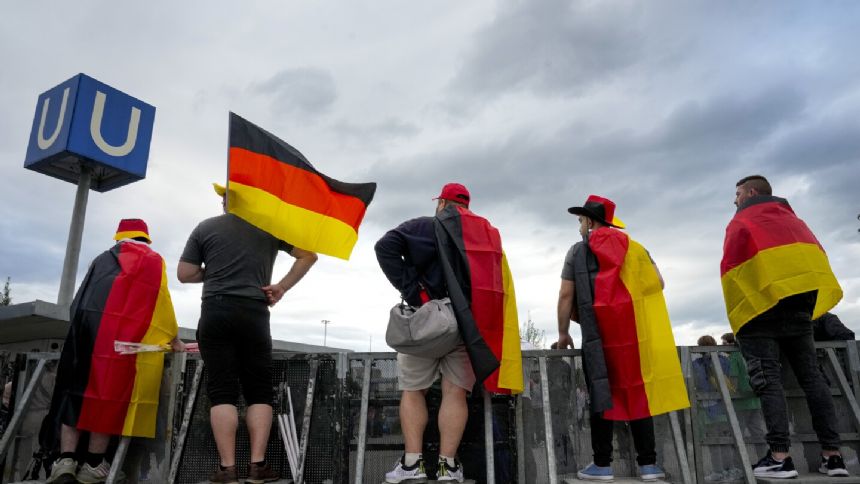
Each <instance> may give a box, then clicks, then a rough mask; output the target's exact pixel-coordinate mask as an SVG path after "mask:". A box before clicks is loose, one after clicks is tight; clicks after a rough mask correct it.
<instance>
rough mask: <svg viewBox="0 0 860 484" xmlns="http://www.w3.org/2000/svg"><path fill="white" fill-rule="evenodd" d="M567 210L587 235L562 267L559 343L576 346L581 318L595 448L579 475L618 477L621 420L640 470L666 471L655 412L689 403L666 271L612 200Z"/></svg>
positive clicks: (650, 474) (653, 474)
mask: <svg viewBox="0 0 860 484" xmlns="http://www.w3.org/2000/svg"><path fill="white" fill-rule="evenodd" d="M568 212H569V213H571V214H574V215H577V216H578V218H579V224H580V228H579V231H580V235H582V238H583V240H582V242H578V243H577V244H575V245H574V246H573V247H571V248H570V250H569V251H568V253H567V256H566V257H565V261H564V268H563V269H562V273H561V289H560V290H559V296H558V348H559V349H564V348H568V347H573V341H572V339H571V337H570V333H569V328H570V322H571V321H576V322H578V323H579V325H580V327H581V330H582V339H583V340H582V361H583V367H584V370H585V375H586V381H587V386H588V390H589V393H590V397H591V446H592V451H593V453H594V462H592V463H591V464H589V465H588V466H586V467H585V468H584V469H582V470H580V471H579V472H577V476H578V477H579V478H580V479H586V480H597V481H608V480H612V479H613V478H614V475H613V472H612V467H611V465H610V463H611V462H612V433H613V432H612V430H613V421H614V420H619V421H627V422H630V429H631V431H632V432H633V442H634V445H635V447H636V453H637V454H638V455H637V458H636V460H637V463H638V464H639V474H640V476H641V478H642V479H643V480H647V481H650V480H656V479H660V478H662V477H665V473H664V472H663V469H661V468H660V466H658V465H657V452H656V444H655V440H654V422H653V420H652V418H651V417H652V416H654V415H659V414H662V413H666V412H671V411H674V410H679V409H681V408H686V407H689V406H690V402H689V399H688V397H687V389H686V386H685V385H684V379H683V376H682V375H681V364H680V361H679V360H678V352H677V349H676V347H675V338H674V336H673V334H672V327H671V325H670V323H669V315H668V312H667V310H666V302H665V301H664V299H663V278H662V277H661V276H660V271H659V270H658V269H657V266H656V265H655V264H654V261H652V260H651V256H650V255H649V254H648V252H647V251H646V250H645V248H644V247H642V245H640V244H639V243H638V242H636V241H634V240H633V239H631V238H630V237H629V236H628V235H627V234H626V233H624V232H622V231H621V230H619V229H620V228H623V227H624V225H623V224H622V223H621V221H620V220H618V219H617V218H615V203H613V202H612V201H611V200H609V199H607V198H603V197H599V196H597V195H590V196H589V197H588V199H587V200H586V202H585V204H583V206H581V207H571V208H569V209H568Z"/></svg>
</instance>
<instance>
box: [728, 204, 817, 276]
mask: <svg viewBox="0 0 860 484" xmlns="http://www.w3.org/2000/svg"><path fill="white" fill-rule="evenodd" d="M794 243H807V244H815V245H817V246H819V247H821V244H819V243H818V239H816V238H815V235H813V234H812V231H811V230H809V227H807V226H806V223H804V222H803V220H800V219H799V218H797V216H796V215H795V214H794V211H793V210H792V209H791V207H790V206H789V205H788V204H786V203H781V202H777V201H773V202H765V203H759V204H756V205H751V206H749V207H747V208H745V209H743V210H741V211H739V212H738V213H736V214H735V217H734V218H733V219H732V221H731V222H730V223H729V226H728V227H727V228H726V241H725V244H724V245H723V260H722V262H721V263H720V276H721V277H722V276H723V275H724V274H725V273H726V272H729V271H730V270H732V269H733V268H735V267H737V266H739V265H741V264H743V263H744V262H746V261H748V260H750V259H752V258H753V256H755V255H756V254H758V253H759V252H761V251H763V250H766V249H771V248H774V247H779V246H781V245H788V244H794ZM821 250H822V251H823V250H824V249H823V248H822V249H821Z"/></svg>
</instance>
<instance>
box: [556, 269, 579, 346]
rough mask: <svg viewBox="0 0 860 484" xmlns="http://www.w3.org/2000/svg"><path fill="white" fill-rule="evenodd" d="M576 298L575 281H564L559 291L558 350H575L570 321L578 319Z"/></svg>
mask: <svg viewBox="0 0 860 484" xmlns="http://www.w3.org/2000/svg"><path fill="white" fill-rule="evenodd" d="M575 296H576V288H575V287H574V285H573V281H568V280H566V279H562V280H561V288H560V289H559V290H558V311H557V314H558V349H565V348H573V339H571V337H570V321H571V320H575V319H576V318H577V315H576V306H575V305H574V300H575V299H576V298H575Z"/></svg>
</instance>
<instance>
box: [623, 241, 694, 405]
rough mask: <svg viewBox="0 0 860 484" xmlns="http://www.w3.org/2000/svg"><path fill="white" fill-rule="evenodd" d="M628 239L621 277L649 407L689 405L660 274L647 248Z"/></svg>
mask: <svg viewBox="0 0 860 484" xmlns="http://www.w3.org/2000/svg"><path fill="white" fill-rule="evenodd" d="M628 240H629V245H628V248H627V253H626V255H625V256H624V264H623V265H622V266H621V274H620V277H621V281H622V282H623V283H624V286H625V287H626V288H627V291H628V292H629V293H630V297H631V299H632V303H633V311H634V314H635V315H636V336H637V338H638V340H639V365H640V368H641V370H642V381H643V382H644V384H645V394H646V395H647V396H648V408H649V410H650V412H651V415H660V414H663V413H666V412H671V411H674V410H678V409H682V408H687V407H689V406H690V400H689V397H688V396H687V386H686V384H685V383H684V376H683V375H682V374H681V362H680V360H679V359H678V349H677V348H676V347H675V336H674V335H673V334H672V324H671V322H670V321H669V312H668V310H667V309H666V300H665V299H664V298H663V288H662V287H661V286H660V278H659V276H658V275H657V270H656V269H655V268H654V263H653V262H652V261H651V257H650V256H649V255H648V252H647V251H646V250H645V248H644V247H642V245H640V244H639V243H638V242H636V241H635V240H633V239H632V238H629V237H628Z"/></svg>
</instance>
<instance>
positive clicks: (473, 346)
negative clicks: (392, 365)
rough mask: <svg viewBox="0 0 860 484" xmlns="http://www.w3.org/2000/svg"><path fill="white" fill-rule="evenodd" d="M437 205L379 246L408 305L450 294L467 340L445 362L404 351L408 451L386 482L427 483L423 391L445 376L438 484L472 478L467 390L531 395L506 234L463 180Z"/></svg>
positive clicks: (400, 359) (383, 264)
mask: <svg viewBox="0 0 860 484" xmlns="http://www.w3.org/2000/svg"><path fill="white" fill-rule="evenodd" d="M434 200H436V201H437V205H436V216H435V217H418V218H415V219H411V220H408V221H406V222H404V223H402V224H400V225H399V226H398V227H396V228H394V229H392V230H390V231H388V232H387V233H386V234H385V235H384V236H383V237H382V238H380V239H379V241H378V242H377V243H376V246H375V250H376V257H377V259H378V261H379V265H380V268H381V269H382V271H383V272H384V273H385V276H386V277H387V278H388V280H389V281H390V282H391V284H392V285H393V286H394V287H395V288H396V289H397V290H398V291H399V292H400V295H401V297H402V298H403V300H404V301H405V302H406V303H407V304H409V305H410V306H415V307H417V306H421V305H422V304H424V303H426V302H428V301H429V300H431V299H443V298H446V297H448V298H450V300H451V306H452V308H453V310H454V314H455V317H456V319H457V325H458V327H459V330H460V335H461V337H462V339H463V343H462V344H461V345H458V346H457V347H456V348H454V349H453V350H452V351H451V352H450V353H448V354H447V355H446V356H444V357H442V358H439V359H433V358H422V357H418V356H415V355H407V354H402V353H399V354H398V355H397V367H398V387H399V389H400V390H401V391H402V397H401V400H400V421H401V423H402V425H403V434H404V440H405V452H404V454H403V456H402V457H401V459H400V460H398V462H397V463H396V464H395V467H394V469H393V470H392V471H391V472H389V473H387V474H386V476H385V480H386V482H390V483H398V482H402V481H405V480H414V479H426V478H427V474H426V472H425V467H424V459H423V456H422V454H421V451H422V447H423V445H422V444H423V443H422V438H423V435H424V429H425V427H426V425H427V406H426V401H425V393H426V391H427V389H428V388H429V387H430V386H431V385H432V384H433V383H434V381H435V380H436V379H437V377H438V376H439V374H440V373H441V375H442V403H441V406H440V409H439V432H440V446H439V454H440V456H439V465H438V472H437V479H438V480H448V481H452V480H456V481H460V482H462V481H463V479H464V471H463V466H462V464H461V463H460V461H459V460H458V459H457V458H456V453H457V447H458V446H459V444H460V440H461V438H462V436H463V431H464V429H465V426H466V421H467V419H468V408H467V406H466V394H467V393H468V392H470V391H472V389H473V387H474V386H475V382H476V381H477V382H482V383H483V386H484V388H485V389H486V390H487V391H490V392H496V393H508V394H511V393H520V392H522V389H523V377H522V361H521V353H520V346H519V333H518V329H519V328H518V324H517V315H516V298H515V295H514V287H513V280H512V278H511V274H510V270H509V268H508V264H507V258H506V257H505V254H504V252H503V251H502V246H501V237H500V236H499V232H498V230H496V228H495V227H493V226H492V225H490V223H489V222H488V221H487V220H486V219H485V218H483V217H480V216H478V215H476V214H474V213H473V212H472V211H470V210H469V204H470V201H471V197H470V194H469V191H468V190H467V189H466V187H465V186H463V185H461V184H459V183H449V184H446V185H445V186H444V187H443V188H442V191H441V193H440V194H439V196H438V197H436V198H435V199H434Z"/></svg>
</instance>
